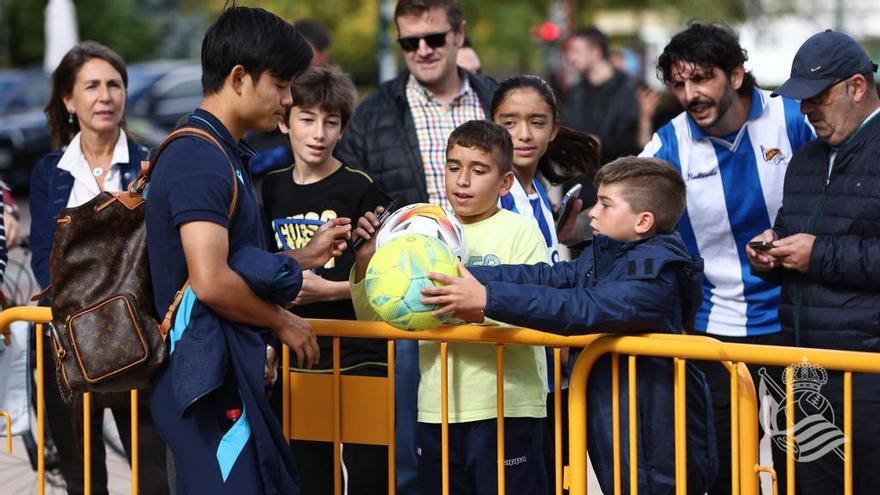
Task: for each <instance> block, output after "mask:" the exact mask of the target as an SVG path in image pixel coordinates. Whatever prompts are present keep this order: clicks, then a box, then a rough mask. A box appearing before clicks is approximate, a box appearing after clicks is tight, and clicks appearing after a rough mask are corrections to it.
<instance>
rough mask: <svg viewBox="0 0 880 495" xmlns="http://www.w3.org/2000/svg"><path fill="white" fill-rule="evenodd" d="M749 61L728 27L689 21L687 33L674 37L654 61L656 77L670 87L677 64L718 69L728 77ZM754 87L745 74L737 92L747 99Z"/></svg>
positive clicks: (749, 74) (719, 24)
mask: <svg viewBox="0 0 880 495" xmlns="http://www.w3.org/2000/svg"><path fill="white" fill-rule="evenodd" d="M748 59H749V56H748V53H747V52H746V51H745V50H744V49H743V48H742V47H741V46H740V45H739V39H737V36H736V34H735V33H734V32H733V31H732V30H731V29H730V28H729V27H727V26H726V25H724V24H722V23H719V22H713V23H709V24H701V23H699V22H694V21H691V22H689V23H688V27H687V29H685V30H684V31H682V32H680V33H678V34H676V35H675V36H673V37H672V40H670V41H669V44H668V45H666V47H665V48H664V49H663V53H662V54H660V58H659V59H657V77H658V78H659V79H660V80H661V81H663V82H664V83H665V84H669V83H670V82H672V76H673V71H674V70H675V66H676V65H678V64H679V63H680V62H686V63H691V64H694V65H696V66H697V67H699V68H702V69H705V70H710V71H711V70H712V69H713V68H714V67H718V68H719V69H721V70H722V71H723V72H724V73H725V74H726V75H727V76H728V77H730V74H731V73H732V72H733V70H734V69H736V68H737V67H739V66H740V65H743V64H744V63H745V62H746V61H747V60H748ZM755 84H756V83H755V77H754V76H753V75H752V73H751V72H746V73H745V77H744V78H743V83H742V86H740V88H739V90H738V92H739V93H740V94H742V95H749V94H751V92H752V89H753V88H754V87H755Z"/></svg>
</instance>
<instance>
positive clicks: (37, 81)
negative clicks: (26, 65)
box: [0, 69, 52, 122]
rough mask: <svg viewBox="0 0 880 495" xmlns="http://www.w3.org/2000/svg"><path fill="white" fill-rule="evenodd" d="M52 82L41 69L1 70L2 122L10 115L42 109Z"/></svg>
mask: <svg viewBox="0 0 880 495" xmlns="http://www.w3.org/2000/svg"><path fill="white" fill-rule="evenodd" d="M51 91H52V82H51V81H50V79H49V75H48V74H46V73H45V72H43V71H42V70H40V69H19V70H7V69H4V70H0V122H2V121H3V120H5V119H6V118H7V117H8V116H9V115H11V114H15V113H19V112H26V111H28V110H33V109H35V108H42V107H44V106H45V105H46V102H48V101H49V93H50V92H51Z"/></svg>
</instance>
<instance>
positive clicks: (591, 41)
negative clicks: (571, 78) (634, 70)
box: [561, 27, 643, 163]
mask: <svg viewBox="0 0 880 495" xmlns="http://www.w3.org/2000/svg"><path fill="white" fill-rule="evenodd" d="M608 54H609V48H608V37H607V36H605V34H604V33H602V31H599V30H598V29H596V28H595V27H587V28H580V29H578V30H576V31H575V32H574V34H572V35H571V37H570V38H569V39H568V40H567V41H566V43H565V49H564V54H563V56H564V57H565V60H566V62H567V63H568V64H569V65H570V66H571V67H572V68H574V69H575V70H576V71H577V72H578V73H579V74H580V75H581V80H580V82H578V83H577V84H575V85H574V86H572V87H571V88H570V89H569V90H568V91H566V93H565V95H564V97H563V100H562V105H561V110H562V123H563V124H565V125H567V126H569V127H571V128H573V129H576V130H579V131H581V132H586V133H589V134H593V135H595V136H597V137H598V138H599V141H600V142H601V143H602V163H608V162H610V161H612V160H614V159H616V158H619V157H621V156H628V155H635V154H637V153H638V152H639V149H640V143H639V142H638V140H637V138H638V122H639V114H640V108H639V104H638V101H637V100H636V86H637V85H636V81H635V80H634V79H632V78H631V77H630V76H628V75H627V74H626V73H625V72H623V71H622V70H619V69H617V68H615V67H614V65H612V63H611V61H610V60H609V59H608ZM642 145H643V143H642Z"/></svg>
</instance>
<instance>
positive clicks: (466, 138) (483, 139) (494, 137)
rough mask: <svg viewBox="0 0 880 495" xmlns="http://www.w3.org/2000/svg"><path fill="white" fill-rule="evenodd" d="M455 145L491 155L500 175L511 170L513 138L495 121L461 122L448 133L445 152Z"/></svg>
mask: <svg viewBox="0 0 880 495" xmlns="http://www.w3.org/2000/svg"><path fill="white" fill-rule="evenodd" d="M455 146H461V147H463V148H470V149H478V150H480V151H482V152H483V153H488V154H490V155H492V159H493V160H494V161H495V163H496V164H498V168H499V170H500V172H501V174H502V175H503V174H506V173H507V172H510V171H511V170H513V140H512V139H511V138H510V133H509V132H507V130H506V129H505V128H503V127H501V126H500V125H498V124H496V123H495V122H489V121H488V120H469V121H467V122H465V123H464V124H461V125H460V126H458V127H456V128H455V130H454V131H452V134H450V135H449V141H448V142H447V143H446V153H447V154H448V153H449V152H450V151H451V150H452V148H453V147H455Z"/></svg>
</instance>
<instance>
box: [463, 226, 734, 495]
mask: <svg viewBox="0 0 880 495" xmlns="http://www.w3.org/2000/svg"><path fill="white" fill-rule="evenodd" d="M471 273H473V275H474V276H475V277H476V278H477V279H478V280H480V281H481V282H482V283H484V284H485V286H486V295H487V302H486V309H485V314H486V316H487V317H490V318H492V319H494V320H498V321H503V322H505V323H508V324H513V325H520V326H525V327H530V328H535V329H538V330H544V331H548V332H553V333H560V334H565V335H574V334H580V333H596V332H610V333H638V332H648V331H650V332H666V333H684V332H685V331H686V330H690V329H691V328H692V327H693V318H694V315H695V314H696V311H697V309H698V308H699V305H700V302H701V301H702V276H703V260H702V259H701V258H699V257H698V256H694V255H691V254H689V253H688V252H687V248H686V247H685V245H684V243H683V242H682V241H681V238H680V237H679V236H678V234H672V235H657V236H654V237H650V238H647V239H643V240H641V241H634V242H620V241H615V240H613V239H610V238H608V237H606V236H602V235H598V236H597V237H596V238H595V239H594V240H593V241H592V242H591V245H589V246H588V247H587V248H586V249H585V250H584V251H583V253H581V256H580V257H579V258H578V259H577V260H574V261H564V262H559V263H556V264H554V265H548V264H545V263H540V264H537V265H502V266H499V267H474V268H472V269H471ZM637 363H638V364H637V389H638V391H637V399H638V402H637V403H638V409H639V410H638V413H637V417H638V432H637V438H638V449H639V452H638V471H639V473H638V478H639V493H645V494H665V493H674V491H675V459H674V456H673V455H672V452H673V450H674V445H675V442H674V426H673V410H674V403H673V380H672V378H673V368H672V362H671V360H669V359H661V358H639V359H638V361H637ZM626 368H627V367H626V366H621V367H620V370H621V379H620V384H621V395H620V397H621V403H620V410H621V417H622V418H626V417H627V414H628V404H627V396H628V395H627V394H628V386H627V383H628V380H627V371H626ZM587 389H588V398H587V399H588V400H587V418H588V419H587V421H588V435H587V439H588V448H589V450H590V452H591V460H592V463H593V467H594V469H595V471H596V475H597V478H598V480H599V484H600V485H601V486H602V490H603V491H604V492H605V493H612V492H613V490H614V489H613V457H612V455H611V453H612V451H613V450H612V449H613V443H612V428H611V426H612V425H611V410H612V401H611V359H610V356H604V357H602V358H600V359H599V361H598V362H597V363H596V365H595V366H594V368H593V370H592V372H591V373H590V378H589V383H588V386H587ZM686 402H687V412H688V415H687V427H688V448H687V453H688V466H687V470H688V493H704V492H705V489H706V488H707V487H708V486H710V485H711V484H712V482H713V481H714V479H715V476H716V474H717V472H718V458H717V452H716V449H715V430H714V426H713V424H714V423H713V419H712V418H713V417H712V406H711V397H710V395H709V389H708V386H707V385H706V381H705V377H704V376H703V374H702V373H701V372H700V371H699V370H698V369H696V367H694V366H693V365H692V364H690V363H688V368H687V398H686ZM621 433H622V434H621V448H622V450H621V461H622V462H621V464H622V476H623V478H622V479H624V480H626V479H627V478H628V476H629V474H628V472H629V466H628V456H629V453H628V452H629V447H628V432H627V428H626V426H625V425H624V427H623V428H621ZM623 488H624V493H628V490H629V487H628V484H626V483H624V487H623Z"/></svg>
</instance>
